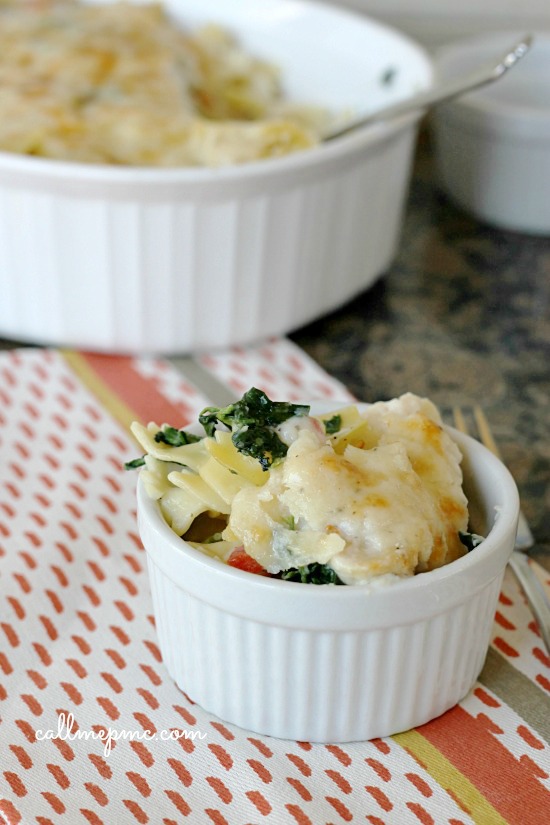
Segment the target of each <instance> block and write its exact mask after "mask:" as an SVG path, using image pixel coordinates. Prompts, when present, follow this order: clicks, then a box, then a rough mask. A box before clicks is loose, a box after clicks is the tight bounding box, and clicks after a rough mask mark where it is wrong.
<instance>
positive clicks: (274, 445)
mask: <svg viewBox="0 0 550 825" xmlns="http://www.w3.org/2000/svg"><path fill="white" fill-rule="evenodd" d="M308 414H309V406H307V405H306V404H290V403H288V402H286V401H271V399H269V398H268V397H267V395H266V394H265V392H263V391H262V390H258V389H256V387H252V389H250V390H248V392H246V393H245V394H244V395H243V397H242V398H241V399H240V401H237V402H236V403H235V404H229V406H227V407H205V409H204V410H203V411H202V412H201V414H200V416H199V421H200V423H201V424H202V426H203V427H204V430H205V432H206V435H208V436H213V435H214V432H215V430H216V427H217V426H218V424H223V425H225V426H226V427H228V428H229V429H230V430H231V440H232V441H233V444H234V445H235V447H236V448H237V450H239V452H241V453H243V454H244V455H248V456H251V457H252V458H256V459H258V461H259V462H260V464H261V466H262V469H263V470H268V469H269V468H270V467H271V465H272V464H273V462H274V461H276V460H277V459H278V458H284V456H285V455H286V454H287V450H288V447H287V445H286V444H285V443H284V442H283V441H281V439H280V438H279V436H278V435H277V433H276V432H275V428H276V427H278V426H279V424H282V423H283V422H284V421H286V420H287V419H289V418H292V417H293V416H295V415H299V416H301V415H308Z"/></svg>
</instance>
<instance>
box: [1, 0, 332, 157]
mask: <svg viewBox="0 0 550 825" xmlns="http://www.w3.org/2000/svg"><path fill="white" fill-rule="evenodd" d="M0 89H1V92H0V150H2V151H6V152H16V153H21V154H27V155H38V156H41V157H48V158H55V159H62V160H70V161H77V162H84V163H102V164H104V163H107V164H124V165H131V166H168V167H172V166H218V165H224V164H234V163H242V162H246V161H251V160H259V159H262V158H268V157H275V156H278V155H283V154H287V153H289V152H293V151H297V150H302V149H307V148H309V147H311V146H313V145H314V144H315V143H316V142H317V141H318V137H319V132H320V129H321V128H322V124H323V123H324V122H325V119H326V115H325V113H322V112H320V111H319V110H318V109H314V108H313V107H311V108H308V107H307V106H303V107H301V106H299V107H296V106H290V105H289V104H287V103H286V102H285V99H284V95H283V91H282V85H281V79H280V77H279V73H278V71H277V69H276V67H274V66H272V65H270V64H269V63H267V62H265V61H263V60H261V59H258V58H257V57H255V56H254V55H250V54H248V53H247V52H246V51H245V50H244V49H243V48H242V47H241V46H240V44H239V43H238V41H237V40H236V39H235V38H234V37H233V35H232V34H231V33H230V32H227V31H225V30H224V29H222V28H220V27H219V26H216V25H208V26H205V27H204V28H202V29H201V30H199V31H193V32H190V31H185V30H183V29H182V28H181V27H180V26H179V25H178V24H176V23H175V22H174V21H173V20H172V19H171V18H170V16H169V14H168V13H167V12H166V10H165V9H164V8H163V7H162V5H160V4H159V3H146V4H133V3H131V2H114V3H109V4H106V5H104V4H101V5H95V4H90V5H87V4H85V3H80V2H77V1H76V0H0Z"/></svg>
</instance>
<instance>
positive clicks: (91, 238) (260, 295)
mask: <svg viewBox="0 0 550 825" xmlns="http://www.w3.org/2000/svg"><path fill="white" fill-rule="evenodd" d="M167 6H168V8H169V9H170V10H171V11H172V12H173V13H174V14H175V15H176V16H177V17H180V18H181V20H182V22H183V24H184V25H191V26H194V25H196V24H198V23H200V22H204V21H207V20H215V21H217V22H219V23H221V24H222V25H225V26H226V27H228V28H229V29H231V30H232V31H236V32H237V33H238V35H239V37H240V39H241V41H242V43H243V45H244V46H245V47H248V48H249V49H252V50H254V52H255V53H257V54H261V55H262V56H264V57H266V58H268V59H270V60H272V61H273V62H274V63H275V64H277V65H279V66H280V67H281V70H282V74H283V77H284V79H285V81H286V82H287V87H288V89H287V91H288V94H289V97H290V98H291V99H296V100H301V101H306V102H310V103H319V104H321V105H326V106H329V107H332V108H334V109H338V110H350V111H351V110H355V111H359V112H360V111H362V110H366V109H369V108H376V107H377V106H381V105H383V104H384V103H386V102H387V103H389V102H391V101H393V100H395V99H397V98H400V97H405V96H407V95H409V94H411V93H412V92H413V91H414V90H415V89H417V88H423V87H426V86H428V85H430V83H431V81H432V63H431V60H430V59H429V58H428V57H427V55H426V54H425V52H424V51H423V50H422V48H421V47H420V46H418V45H416V44H415V43H412V42H411V41H409V40H408V39H407V38H406V37H404V36H403V35H401V34H400V33H398V32H396V31H393V30H391V29H389V28H387V27H385V26H383V25H381V24H378V23H376V22H374V21H372V20H369V19H368V18H363V17H360V16H358V15H353V14H351V13H349V12H346V11H344V10H340V9H334V8H330V7H329V6H326V5H322V4H316V3H314V2H300V0H262V3H258V2H257V0H231V2H230V3H227V2H226V3H223V2H221V0H185V2H183V0H168V2H167ZM388 69H394V70H395V74H394V76H395V81H394V82H393V83H392V84H390V85H387V84H386V85H384V84H383V83H382V82H381V78H382V77H383V75H384V72H387V70H388ZM416 120H417V118H416V117H415V116H409V117H406V118H403V119H402V120H401V121H399V122H397V123H394V124H391V125H378V126H376V127H372V128H371V129H368V130H365V131H362V132H359V133H357V134H353V135H349V136H347V137H343V138H341V139H339V140H335V141H334V142H332V143H330V144H326V145H323V146H320V147H317V148H315V149H312V150H311V151H307V152H302V153H299V154H295V155H293V156H288V157H285V158H281V159H276V160H267V161H262V162H256V163H250V164H246V165H242V166H238V167H233V168H223V169H150V168H148V169H144V168H139V169H136V168H122V167H112V166H97V165H84V164H77V163H65V162H61V161H51V160H47V159H41V158H34V157H24V156H17V155H12V154H7V153H0V295H1V296H2V299H1V301H0V336H4V337H10V338H16V339H19V340H24V341H31V342H37V343H41V344H54V345H65V346H73V347H78V348H81V349H92V350H99V351H105V352H120V353H143V352H157V353H176V352H185V351H196V350H201V349H210V348H216V347H226V346H231V345H235V344H241V343H246V342H250V341H253V340H258V339H261V338H264V337H265V336H271V335H279V334H284V333H286V332H288V331H290V330H292V329H294V328H296V327H298V326H300V325H302V324H304V323H306V322H308V321H310V320H312V319H314V318H316V317H318V316H320V315H322V314H323V313H325V312H327V311H329V310H331V309H333V308H335V307H337V306H339V305H340V304H342V303H344V302H345V301H346V300H347V299H349V298H351V297H352V296H353V295H355V294H356V293H358V292H360V291H361V290H363V289H365V288H366V287H367V286H369V285H370V284H371V283H372V282H373V281H374V280H375V279H376V278H377V277H378V276H379V275H380V274H381V273H382V272H383V271H384V270H385V269H386V268H387V266H388V265H389V263H390V261H391V259H392V257H393V255H394V253H395V249H396V245H397V241H398V237H399V230H400V226H401V217H402V209H403V203H404V198H405V195H406V191H407V187H408V180H409V172H410V162H411V153H412V149H413V145H414V138H415V127H416Z"/></svg>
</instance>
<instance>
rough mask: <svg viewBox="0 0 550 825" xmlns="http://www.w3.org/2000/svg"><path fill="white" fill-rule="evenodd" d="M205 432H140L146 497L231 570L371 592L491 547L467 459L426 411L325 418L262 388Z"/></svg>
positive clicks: (212, 418)
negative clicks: (470, 487) (473, 501)
mask: <svg viewBox="0 0 550 825" xmlns="http://www.w3.org/2000/svg"><path fill="white" fill-rule="evenodd" d="M200 421H201V423H202V425H203V427H204V430H205V434H204V435H203V436H197V435H195V434H193V433H189V432H187V431H185V430H176V429H174V428H173V427H170V426H168V425H162V426H158V425H156V424H153V423H152V424H149V425H148V426H147V427H144V426H143V425H140V424H137V423H134V424H133V425H132V432H133V434H134V436H135V437H136V438H137V440H138V441H139V443H140V445H141V446H142V448H143V450H144V451H145V455H144V457H143V459H142V460H141V461H138V463H143V467H142V469H141V479H142V482H143V484H144V486H145V490H146V492H147V494H148V495H149V496H151V497H152V498H154V499H157V500H158V501H159V505H160V507H161V510H162V513H163V515H164V518H165V520H166V521H167V523H168V524H169V525H170V526H171V527H172V529H173V530H175V532H177V533H178V535H181V536H183V537H184V538H185V540H186V541H187V542H189V543H191V544H193V545H194V546H196V547H198V548H199V549H200V550H202V551H203V552H205V553H207V554H208V555H210V556H214V557H217V558H218V559H220V561H223V562H227V563H229V564H232V565H233V566H236V567H242V568H243V569H246V570H250V571H252V572H257V573H262V574H264V575H271V576H278V577H281V578H287V579H295V578H297V579H298V580H300V581H314V582H315V583H325V582H329V583H343V584H366V583H369V582H372V581H374V580H377V581H388V580H392V579H399V578H403V577H407V576H411V575H414V574H416V573H421V572H425V571H428V570H432V569H434V568H437V567H441V566H442V565H445V564H448V563H449V562H452V561H454V560H455V559H457V558H459V557H460V556H461V555H464V554H465V553H466V552H467V550H468V549H470V548H471V547H472V546H473V545H475V543H476V541H477V540H478V539H477V537H474V538H472V536H471V534H469V533H468V503H467V500H466V496H465V494H464V492H463V489H462V472H461V468H460V462H461V453H460V450H459V448H458V447H457V445H456V444H455V443H454V441H453V440H452V438H451V436H450V435H449V434H448V433H447V431H446V430H445V429H444V427H443V426H442V423H441V418H440V415H439V412H438V411H437V409H436V407H435V406H434V405H433V404H432V403H431V402H430V401H428V400H427V399H424V398H419V397H418V396H415V395H413V394H411V393H407V394H405V395H403V396H401V397H400V398H396V399H393V400H391V401H388V402H378V403H376V404H372V405H370V406H368V407H365V408H364V409H361V410H360V409H359V408H358V407H357V406H355V405H349V406H347V407H344V408H341V409H338V410H334V411H332V412H330V413H328V414H326V415H321V416H314V415H311V414H310V409H309V407H308V406H307V405H293V404H290V403H287V402H272V401H271V400H270V399H268V398H267V396H265V394H264V393H262V392H261V391H259V390H256V389H254V388H253V389H251V390H249V391H248V393H245V395H244V396H243V398H242V399H241V400H240V401H239V402H237V403H236V404H233V405H230V406H229V407H227V408H221V409H220V408H207V409H206V410H204V411H203V413H202V414H201V416H200ZM134 465H135V463H134Z"/></svg>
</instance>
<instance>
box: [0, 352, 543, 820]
mask: <svg viewBox="0 0 550 825" xmlns="http://www.w3.org/2000/svg"><path fill="white" fill-rule="evenodd" d="M181 366H182V362H181V361H180V362H178V361H174V362H170V361H168V360H159V359H153V358H122V357H109V356H101V355H90V354H84V353H76V352H58V351H48V350H33V349H27V350H13V351H11V352H6V353H2V354H1V355H0V461H1V475H0V557H1V560H0V572H1V596H0V821H2V822H5V823H6V825H18V823H23V825H30V823H38V825H53V823H58V822H67V823H69V825H78V824H79V823H83V825H86V823H89V825H102V824H103V825H113V823H119V824H120V825H125V823H129V825H134V823H140V825H141V824H142V823H152V824H153V825H160V823H163V825H176V823H177V824H178V825H179V824H180V823H184V822H189V823H193V825H194V824H195V823H197V824H198V825H200V823H214V825H248V823H264V822H265V823H275V825H282V824H283V823H291V825H294V823H297V824H298V825H322V823H334V824H336V823H348V822H363V823H364V822H368V823H371V825H384V824H385V825H407V823H414V825H418V823H422V825H440V824H441V823H448V824H449V825H469V823H480V825H492V823H495V825H496V824H497V823H517V825H543V824H544V823H546V822H550V748H549V745H548V742H550V712H549V711H550V701H549V696H550V661H549V659H548V657H547V656H546V655H545V653H544V651H543V647H542V644H541V641H540V638H539V635H538V632H537V628H536V626H535V624H534V622H533V618H532V616H531V614H530V612H529V610H528V608H527V606H526V604H525V601H524V599H523V598H522V596H521V594H520V592H519V591H518V588H517V586H516V584H515V581H514V579H513V578H512V577H511V575H510V574H509V573H507V574H506V577H505V581H504V586H503V590H502V593H501V596H500V603H499V608H498V611H497V614H496V617H495V624H494V631H493V636H492V641H491V648H490V651H489V655H488V658H487V662H486V665H485V668H484V670H483V672H482V674H481V676H480V679H479V682H478V683H477V684H476V686H475V687H474V689H473V690H472V691H471V693H470V694H469V695H468V696H467V697H466V698H465V699H464V700H463V701H462V702H461V703H460V704H459V705H458V706H457V707H455V708H454V709H452V710H450V711H449V712H447V713H446V714H444V715H443V716H442V717H440V718H439V719H436V720H434V721H433V722H430V723H429V724H427V725H424V726H422V727H420V728H418V729H416V730H412V731H408V732H406V733H401V734H399V735H396V736H392V737H389V738H387V739H383V740H375V741H372V742H362V743H353V744H346V745H338V746H336V745H319V744H311V743H308V742H293V741H286V740H277V739H273V738H269V737H261V736H257V735H254V734H252V733H250V732H247V731H245V730H242V729H239V728H236V727H232V726H230V725H227V724H224V723H222V722H221V721H220V720H218V719H216V718H215V717H213V716H211V715H209V714H208V713H206V712H204V711H203V710H202V709H201V708H200V707H198V706H197V705H195V704H193V702H191V701H190V699H189V698H188V697H187V696H186V695H185V694H184V693H182V692H181V691H180V690H179V689H178V688H176V687H175V685H174V684H173V683H172V681H171V680H170V678H169V677H168V675H167V674H166V672H165V670H164V668H163V664H162V661H161V657H160V653H159V650H158V647H157V643H156V637H155V627H154V619H153V615H152V606H151V602H150V596H149V590H148V582H147V572H146V566H145V560H144V553H143V549H142V547H141V544H140V541H139V538H138V536H137V533H136V524H135V481H136V477H135V474H132V473H124V472H123V471H122V469H121V467H122V464H123V462H124V461H126V460H128V459H130V458H133V457H134V456H135V455H136V449H137V448H136V445H135V444H134V443H133V442H132V439H131V438H130V436H129V435H128V425H129V423H130V421H132V420H134V419H138V420H142V421H149V420H156V421H157V422H159V423H160V422H168V423H172V424H176V425H178V426H183V425H185V424H186V423H188V422H189V421H190V420H192V419H194V418H195V417H196V415H197V413H198V412H199V411H200V410H201V409H202V407H203V406H205V405H206V404H207V403H208V402H211V401H212V400H217V399H213V398H212V396H213V395H214V394H216V396H217V397H218V398H219V397H223V395H224V393H225V395H226V396H227V398H228V399H230V398H231V397H232V396H233V395H240V394H241V393H242V392H243V391H244V390H245V389H247V388H248V387H250V386H252V385H255V386H259V387H261V388H262V389H264V390H265V391H266V392H267V393H268V395H270V396H271V397H272V398H274V399H288V400H296V399H304V398H308V399H314V398H316V399H332V400H334V401H335V404H338V403H340V402H345V401H348V400H350V398H351V396H350V395H349V393H348V392H347V391H346V389H345V387H343V386H342V385H341V384H339V383H338V382H337V381H335V380H334V379H332V378H331V377H330V376H328V375H326V373H324V372H323V371H322V370H321V369H320V368H319V367H318V366H317V365H316V364H314V363H313V362H312V361H311V360H310V359H309V358H308V357H307V356H306V355H305V354H304V353H303V352H302V351H301V350H299V349H297V348H296V347H295V346H294V345H293V344H292V343H291V342H289V341H287V340H274V341H270V342H268V343H267V344H265V345H263V346H260V347H257V348H249V349H239V350H233V351H231V352H228V353H224V354H223V355H203V356H200V357H197V359H196V360H195V361H194V362H193V367H194V369H191V370H188V371H186V374H182V372H181ZM198 378H200V380H198ZM537 570H538V572H539V573H540V576H541V580H543V582H544V584H545V586H546V587H548V588H549V592H550V581H549V580H548V573H546V572H545V571H542V569H540V568H537ZM147 730H149V731H151V732H152V736H151V737H149V738H145V734H144V732H145V731H147ZM124 732H130V733H134V734H135V736H134V738H125V736H124ZM182 732H183V733H185V735H182ZM117 736H118V738H117Z"/></svg>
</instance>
